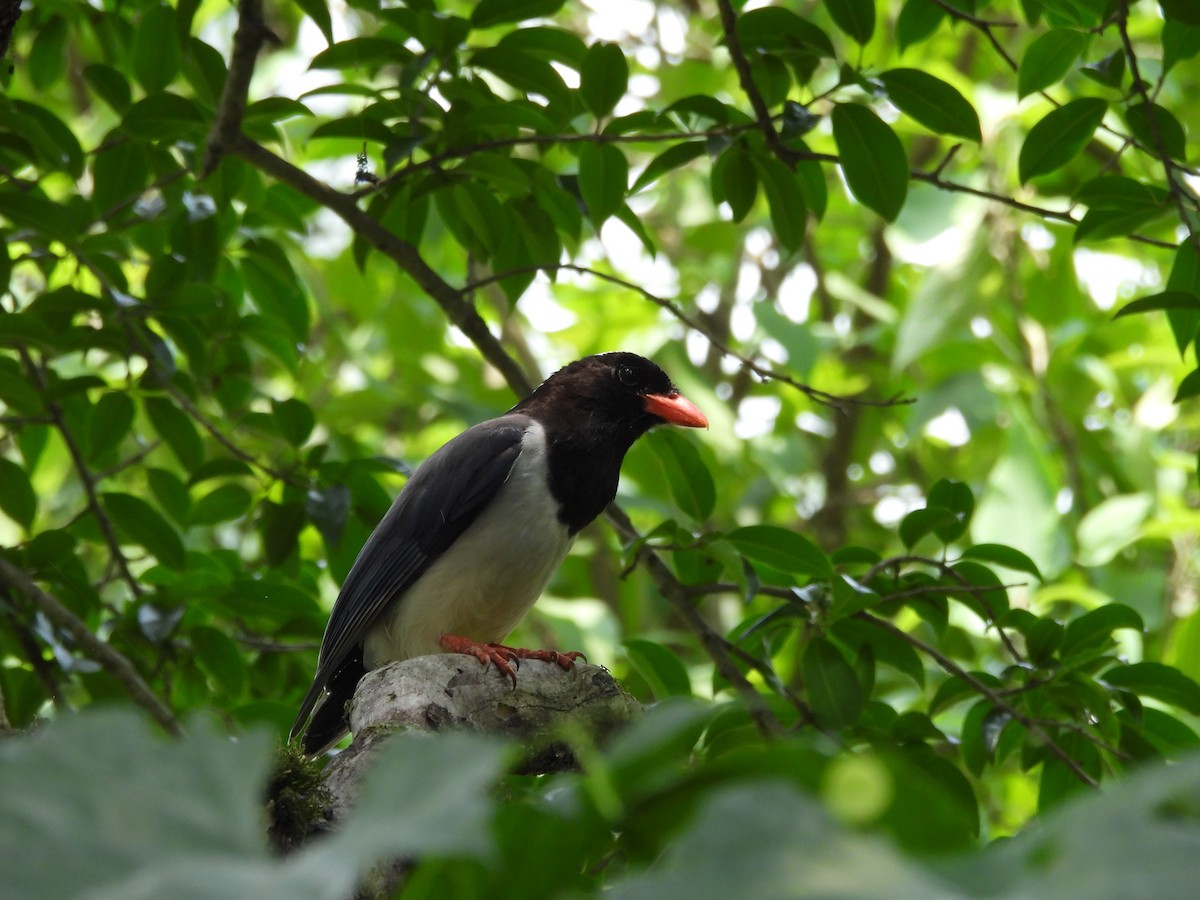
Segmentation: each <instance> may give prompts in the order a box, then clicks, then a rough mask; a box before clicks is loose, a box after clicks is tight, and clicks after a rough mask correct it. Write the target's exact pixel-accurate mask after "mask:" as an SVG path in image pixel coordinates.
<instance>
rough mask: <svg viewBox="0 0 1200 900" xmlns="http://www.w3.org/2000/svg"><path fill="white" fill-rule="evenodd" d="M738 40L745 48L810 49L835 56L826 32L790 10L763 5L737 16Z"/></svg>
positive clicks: (784, 51) (788, 51) (775, 50)
mask: <svg viewBox="0 0 1200 900" xmlns="http://www.w3.org/2000/svg"><path fill="white" fill-rule="evenodd" d="M737 34H738V39H739V40H740V41H741V42H742V45H743V46H744V47H754V48H758V49H761V50H769V51H773V52H776V53H780V54H781V55H783V56H784V57H785V58H786V57H787V56H788V54H789V53H795V52H796V51H808V52H810V53H814V54H816V55H817V56H825V57H833V56H834V55H835V53H834V49H833V42H832V41H831V40H830V39H829V35H827V34H826V33H825V32H824V31H822V30H821V29H820V28H818V27H817V26H816V25H814V24H812V23H811V22H809V21H808V20H807V19H802V18H801V17H800V16H798V15H797V14H796V13H794V12H793V11H792V10H790V9H785V8H783V7H781V6H764V7H761V8H759V9H751V10H747V11H745V12H742V13H741V14H739V15H738V20H737Z"/></svg>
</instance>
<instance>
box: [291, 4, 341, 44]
mask: <svg viewBox="0 0 1200 900" xmlns="http://www.w3.org/2000/svg"><path fill="white" fill-rule="evenodd" d="M296 5H297V6H299V7H300V8H301V9H302V10H304V14H305V15H306V16H308V17H309V18H310V19H312V20H313V23H314V24H315V25H316V26H317V28H319V29H321V34H322V35H323V36H324V38H325V43H326V44H330V45H332V44H333V19H332V17H331V16H330V15H329V4H328V3H326V2H325V0H296Z"/></svg>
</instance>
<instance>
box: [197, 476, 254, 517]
mask: <svg viewBox="0 0 1200 900" xmlns="http://www.w3.org/2000/svg"><path fill="white" fill-rule="evenodd" d="M253 502H254V499H253V497H252V496H251V495H250V492H249V491H248V490H246V489H245V488H244V487H242V486H241V485H240V484H222V485H220V486H219V487H217V488H214V489H213V490H211V491H209V492H208V493H207V494H205V495H204V496H203V497H201V498H200V499H199V500H197V501H196V502H195V503H194V504H192V507H191V513H190V515H189V516H188V524H189V525H217V524H219V523H221V522H229V521H232V520H234V519H240V518H241V517H242V516H244V515H245V514H246V513H247V512H248V511H249V509H250V505H251V504H252V503H253Z"/></svg>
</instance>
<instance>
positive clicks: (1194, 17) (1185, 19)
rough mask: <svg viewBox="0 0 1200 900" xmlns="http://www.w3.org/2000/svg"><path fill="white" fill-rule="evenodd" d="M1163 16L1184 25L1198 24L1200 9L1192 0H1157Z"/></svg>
mask: <svg viewBox="0 0 1200 900" xmlns="http://www.w3.org/2000/svg"><path fill="white" fill-rule="evenodd" d="M1158 5H1159V6H1160V7H1162V14H1163V18H1164V19H1167V20H1169V21H1172V22H1182V23H1183V24H1184V25H1200V9H1198V8H1197V7H1196V4H1195V3H1193V2H1192V0H1158Z"/></svg>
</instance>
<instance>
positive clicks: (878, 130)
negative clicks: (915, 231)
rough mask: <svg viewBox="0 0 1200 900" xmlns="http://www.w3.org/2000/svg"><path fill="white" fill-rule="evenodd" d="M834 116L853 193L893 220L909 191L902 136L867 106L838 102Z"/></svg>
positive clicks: (844, 167) (867, 204)
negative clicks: (899, 136)
mask: <svg viewBox="0 0 1200 900" xmlns="http://www.w3.org/2000/svg"><path fill="white" fill-rule="evenodd" d="M831 118H832V121H833V137H834V140H835V141H836V142H837V146H838V155H839V157H840V160H841V164H842V171H843V172H844V173H845V175H846V183H847V184H849V185H850V191H851V193H853V194H854V196H855V198H857V199H858V200H859V202H861V203H862V204H863V205H864V206H867V207H869V208H870V209H873V210H875V212H877V213H879V214H880V215H881V216H883V217H884V218H885V219H887V220H888V221H889V222H892V221H894V220H895V218H896V216H898V215H899V214H900V210H901V209H902V208H903V206H904V198H905V197H906V195H907V194H908V161H907V159H906V158H905V155H904V146H903V145H902V144H901V143H900V138H898V137H896V133H895V132H894V131H892V129H891V128H890V127H889V126H888V125H887V123H886V122H884V121H883V119H881V118H879V116H877V115H875V113H874V112H872V111H871V110H869V109H867V107H865V106H859V105H857V104H852V103H839V104H838V105H837V106H835V107H834V108H833V113H832V116H831Z"/></svg>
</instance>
